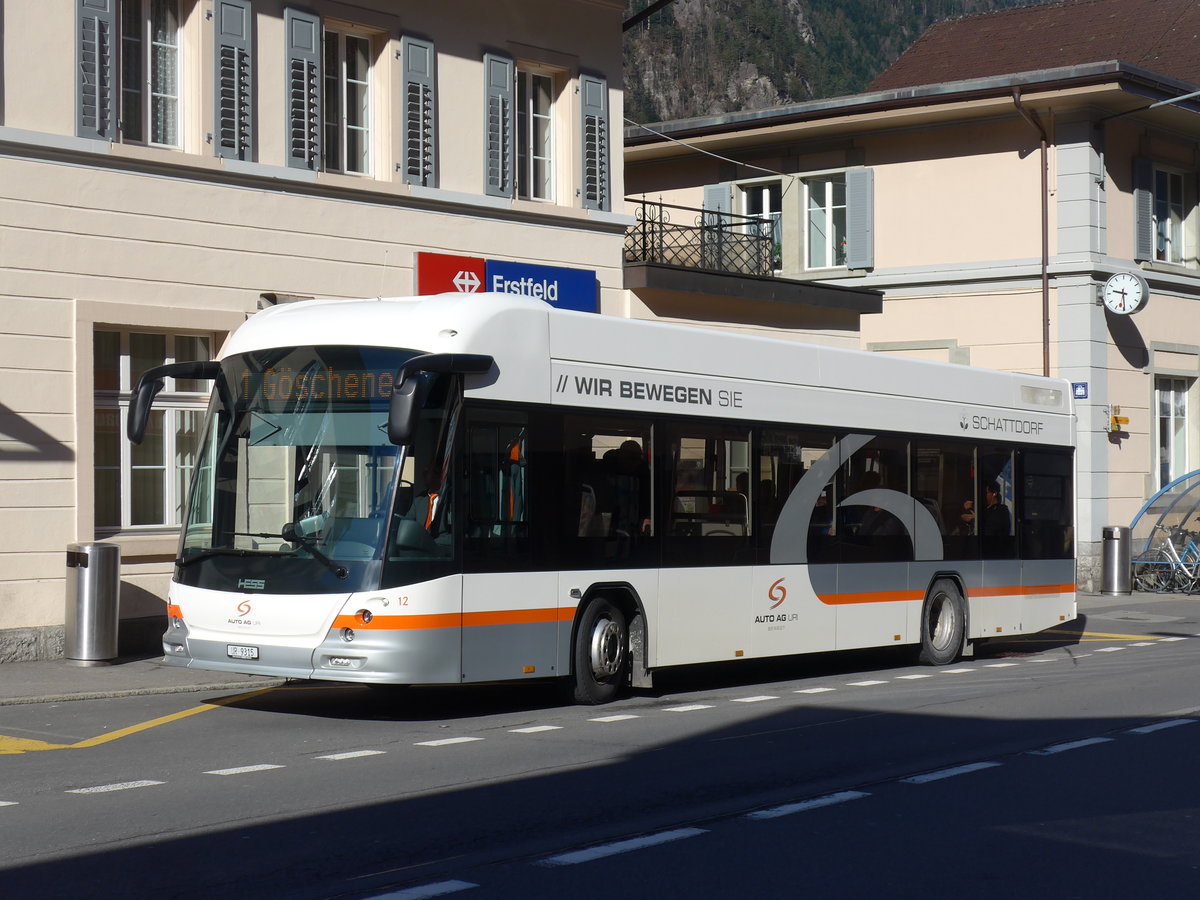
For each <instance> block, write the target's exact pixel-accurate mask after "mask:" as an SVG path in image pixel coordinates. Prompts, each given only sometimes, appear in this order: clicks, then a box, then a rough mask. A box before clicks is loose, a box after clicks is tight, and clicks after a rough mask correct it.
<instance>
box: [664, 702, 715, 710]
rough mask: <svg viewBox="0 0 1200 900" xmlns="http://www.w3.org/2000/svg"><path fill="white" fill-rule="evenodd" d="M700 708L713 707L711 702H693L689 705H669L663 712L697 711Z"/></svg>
mask: <svg viewBox="0 0 1200 900" xmlns="http://www.w3.org/2000/svg"><path fill="white" fill-rule="evenodd" d="M698 709H712V704H711V703H691V704H689V705H687V706H668V707H666V708H665V709H664V710H663V712H695V711H696V710H698Z"/></svg>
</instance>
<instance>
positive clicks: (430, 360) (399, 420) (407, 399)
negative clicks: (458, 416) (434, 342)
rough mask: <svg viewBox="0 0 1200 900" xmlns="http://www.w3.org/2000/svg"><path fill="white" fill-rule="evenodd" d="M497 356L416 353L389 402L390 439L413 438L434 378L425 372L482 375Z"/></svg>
mask: <svg viewBox="0 0 1200 900" xmlns="http://www.w3.org/2000/svg"><path fill="white" fill-rule="evenodd" d="M494 363H495V360H494V359H493V358H492V357H490V356H487V355H485V354H482V353H427V354H425V355H424V356H415V357H413V358H412V359H410V360H409V361H408V362H406V363H405V364H404V365H403V366H401V367H400V370H399V371H398V372H396V378H395V381H394V384H395V387H393V388H392V399H391V402H390V403H389V404H388V440H389V441H391V442H392V443H393V444H395V445H396V446H397V447H403V446H404V445H406V444H409V443H411V442H412V439H413V434H414V433H415V432H416V430H417V417H418V416H419V415H420V412H421V407H422V406H424V405H425V397H426V396H428V394H429V385H430V384H432V383H433V379H432V378H423V377H414V376H421V375H445V374H451V375H482V374H483V373H485V372H487V371H488V370H490V369H491V368H492V365H493V364H494Z"/></svg>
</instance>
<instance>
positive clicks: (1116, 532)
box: [1100, 525, 1133, 595]
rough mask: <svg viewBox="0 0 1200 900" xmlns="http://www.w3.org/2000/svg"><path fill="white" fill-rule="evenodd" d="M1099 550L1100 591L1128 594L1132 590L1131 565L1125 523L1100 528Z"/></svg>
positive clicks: (1127, 531) (1129, 541)
mask: <svg viewBox="0 0 1200 900" xmlns="http://www.w3.org/2000/svg"><path fill="white" fill-rule="evenodd" d="M1102 534H1103V537H1104V539H1103V541H1102V542H1101V548H1100V550H1101V552H1100V565H1101V572H1100V593H1102V594H1110V595H1113V594H1129V593H1132V591H1133V586H1132V582H1133V565H1132V563H1131V561H1130V551H1129V548H1130V543H1131V539H1130V534H1129V528H1128V527H1127V526H1125V525H1106V526H1104V528H1103V530H1102Z"/></svg>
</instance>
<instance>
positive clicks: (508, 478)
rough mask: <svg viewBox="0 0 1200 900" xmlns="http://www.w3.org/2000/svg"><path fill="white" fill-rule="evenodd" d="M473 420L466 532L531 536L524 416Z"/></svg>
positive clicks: (502, 537) (500, 537) (495, 537)
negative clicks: (529, 529) (529, 531)
mask: <svg viewBox="0 0 1200 900" xmlns="http://www.w3.org/2000/svg"><path fill="white" fill-rule="evenodd" d="M495 418H496V419H503V420H504V421H495V420H492V419H490V418H489V420H488V421H479V420H472V422H471V425H470V428H469V429H468V432H467V472H468V476H467V478H468V487H467V491H468V497H469V500H468V512H467V527H466V537H467V538H468V539H472V538H474V539H484V540H487V541H494V542H504V541H506V540H510V539H513V538H523V537H526V536H528V528H529V518H528V457H527V452H526V440H527V428H526V424H525V421H524V416H521V415H517V414H512V415H503V416H499V415H498V416H496V417H495Z"/></svg>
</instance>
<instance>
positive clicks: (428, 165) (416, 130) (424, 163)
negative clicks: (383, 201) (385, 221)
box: [400, 37, 437, 187]
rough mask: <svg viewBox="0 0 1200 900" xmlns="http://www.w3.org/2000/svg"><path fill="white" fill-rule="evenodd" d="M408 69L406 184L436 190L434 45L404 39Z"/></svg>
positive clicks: (405, 103) (405, 69) (405, 91)
mask: <svg viewBox="0 0 1200 900" xmlns="http://www.w3.org/2000/svg"><path fill="white" fill-rule="evenodd" d="M400 53H401V56H402V57H403V60H404V61H403V66H404V76H403V77H404V99H403V101H402V102H403V103H404V122H403V129H404V135H403V141H404V144H403V146H404V183H405V184H423V185H425V186H426V187H436V186H437V177H436V175H435V174H434V166H435V165H436V163H437V123H436V112H437V53H436V52H435V51H434V48H433V42H432V41H425V40H421V39H419V38H413V37H404V38H401V39H400Z"/></svg>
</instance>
